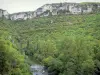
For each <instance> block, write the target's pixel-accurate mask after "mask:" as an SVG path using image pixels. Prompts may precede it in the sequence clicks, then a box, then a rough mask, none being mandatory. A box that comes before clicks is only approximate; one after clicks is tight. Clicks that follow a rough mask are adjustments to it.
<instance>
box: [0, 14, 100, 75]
mask: <svg viewBox="0 0 100 75" xmlns="http://www.w3.org/2000/svg"><path fill="white" fill-rule="evenodd" d="M99 20H100V14H84V15H68V16H65V15H56V16H49V17H41V18H35V19H31V20H26V21H22V20H20V21H11V20H1V22H0V32H4V31H5V35H8V34H7V32H9V35H8V36H11V38H10V39H9V38H7V37H5V36H2V38H4V39H8V40H10V41H11V42H12V43H13V44H14V45H16V46H17V48H18V49H19V52H20V53H24V54H25V55H26V56H28V57H29V59H30V60H31V61H33V62H38V63H40V64H43V65H45V66H46V67H47V70H48V72H49V74H54V75H81V74H83V75H93V74H95V75H99V72H100V66H99V64H100V21H99Z"/></svg>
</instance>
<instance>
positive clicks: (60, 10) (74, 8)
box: [0, 3, 100, 20]
mask: <svg viewBox="0 0 100 75" xmlns="http://www.w3.org/2000/svg"><path fill="white" fill-rule="evenodd" d="M95 12H100V3H53V4H45V5H43V6H42V7H40V8H38V9H37V10H35V11H31V12H19V13H14V14H10V15H9V19H11V20H26V19H31V18H35V17H45V16H51V15H61V14H65V15H68V14H89V13H95ZM2 16H5V17H6V18H8V13H7V11H5V10H0V17H2Z"/></svg>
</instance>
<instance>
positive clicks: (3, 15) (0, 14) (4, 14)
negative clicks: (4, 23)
mask: <svg viewBox="0 0 100 75" xmlns="http://www.w3.org/2000/svg"><path fill="white" fill-rule="evenodd" d="M0 17H1V18H7V19H8V18H9V13H8V12H7V11H6V10H3V9H0Z"/></svg>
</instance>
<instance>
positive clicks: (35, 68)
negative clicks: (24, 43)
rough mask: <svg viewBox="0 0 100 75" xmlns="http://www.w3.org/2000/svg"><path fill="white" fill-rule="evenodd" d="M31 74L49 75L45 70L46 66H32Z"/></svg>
mask: <svg viewBox="0 0 100 75" xmlns="http://www.w3.org/2000/svg"><path fill="white" fill-rule="evenodd" d="M31 72H32V74H33V75H48V72H47V70H45V69H44V66H42V65H38V64H34V65H31Z"/></svg>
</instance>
